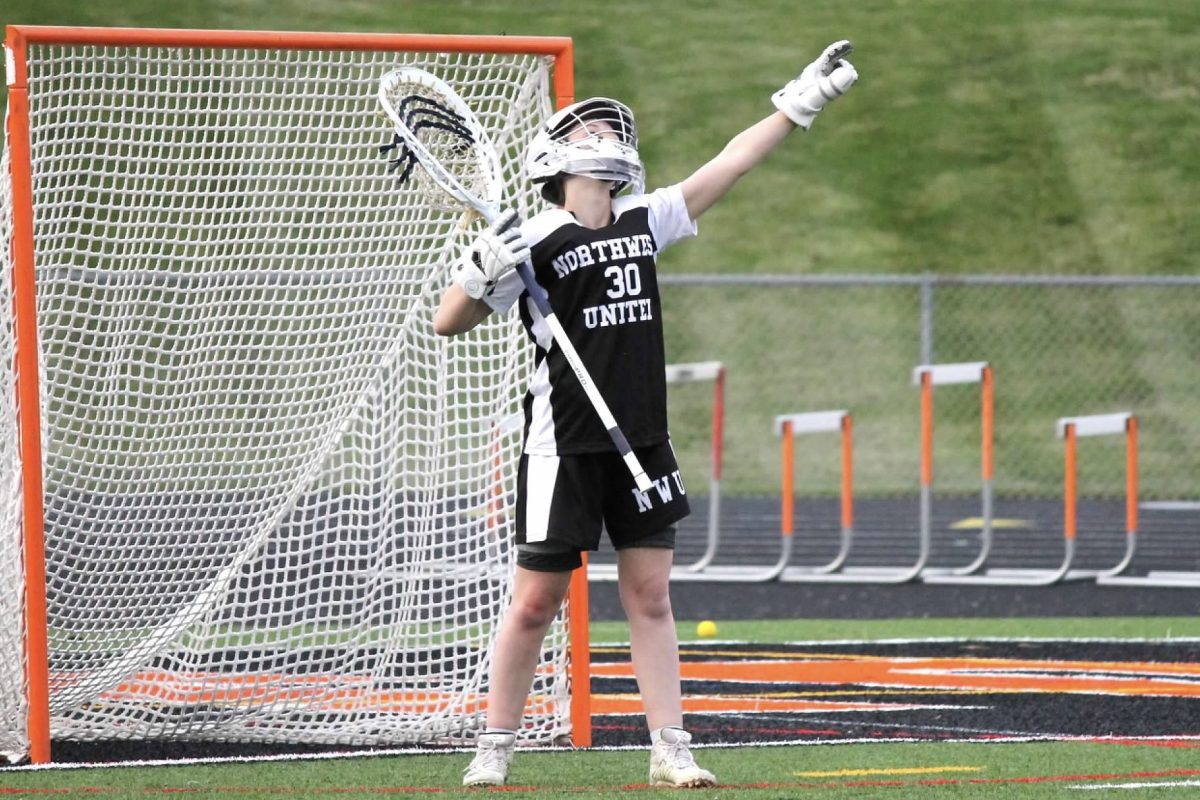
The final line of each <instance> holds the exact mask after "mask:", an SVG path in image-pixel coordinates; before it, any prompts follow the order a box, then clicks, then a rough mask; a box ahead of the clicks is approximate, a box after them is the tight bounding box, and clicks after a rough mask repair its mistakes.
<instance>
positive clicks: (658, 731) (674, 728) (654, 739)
mask: <svg viewBox="0 0 1200 800" xmlns="http://www.w3.org/2000/svg"><path fill="white" fill-rule="evenodd" d="M663 731H670V733H669V734H667V744H674V743H675V742H678V741H679V736H678V734H679V733H683V728H680V727H679V726H678V725H664V726H663V727H661V728H655V729H654V730H652V731H650V746H651V747H653V746H654V745H656V744H658V743H659V741H661V740H662V738H663Z"/></svg>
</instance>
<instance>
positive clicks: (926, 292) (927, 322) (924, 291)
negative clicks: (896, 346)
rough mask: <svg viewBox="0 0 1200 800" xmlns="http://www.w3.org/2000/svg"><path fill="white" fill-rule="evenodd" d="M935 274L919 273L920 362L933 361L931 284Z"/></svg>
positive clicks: (927, 362)
mask: <svg viewBox="0 0 1200 800" xmlns="http://www.w3.org/2000/svg"><path fill="white" fill-rule="evenodd" d="M936 281H937V276H936V275H934V274H932V273H929V272H926V273H923V274H922V275H921V360H920V361H919V362H918V363H920V364H932V363H934V362H933V284H934V283H935V282H936Z"/></svg>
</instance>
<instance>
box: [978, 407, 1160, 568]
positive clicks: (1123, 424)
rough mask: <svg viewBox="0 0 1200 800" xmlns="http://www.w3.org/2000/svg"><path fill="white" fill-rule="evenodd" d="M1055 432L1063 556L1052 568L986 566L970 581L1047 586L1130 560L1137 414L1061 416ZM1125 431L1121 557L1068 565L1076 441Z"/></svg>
mask: <svg viewBox="0 0 1200 800" xmlns="http://www.w3.org/2000/svg"><path fill="white" fill-rule="evenodd" d="M1055 432H1056V434H1057V436H1058V438H1060V439H1062V440H1063V442H1064V444H1063V559H1062V563H1060V564H1059V565H1058V567H1055V568H1052V569H990V570H988V571H987V572H986V573H985V574H983V575H973V576H970V577H971V578H973V580H972V582H973V583H977V584H989V585H992V586H1049V585H1051V584H1054V583H1058V582H1060V581H1064V580H1080V579H1086V578H1095V579H1097V580H1099V579H1100V578H1101V577H1102V576H1114V575H1116V574H1117V573H1119V572H1122V571H1123V570H1124V569H1125V568H1126V567H1127V566H1129V562H1130V561H1132V560H1133V552H1134V548H1135V547H1136V545H1137V417H1135V416H1134V415H1133V414H1131V413H1129V412H1121V413H1117V414H1093V415H1090V416H1083V417H1062V418H1060V419H1059V420H1058V421H1057V422H1056V423H1055ZM1116 434H1125V472H1126V474H1125V528H1126V535H1125V554H1124V556H1123V557H1122V558H1121V561H1120V562H1119V563H1118V564H1117V565H1116V566H1114V567H1112V568H1111V569H1107V570H1091V569H1088V570H1084V569H1071V564H1072V562H1073V561H1074V560H1075V550H1076V545H1075V537H1076V533H1077V531H1078V520H1077V517H1076V510H1077V506H1078V503H1077V489H1078V487H1077V484H1076V475H1077V469H1076V464H1077V442H1076V440H1077V439H1078V438H1079V437H1081V436H1112V435H1116Z"/></svg>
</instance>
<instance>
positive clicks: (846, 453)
mask: <svg viewBox="0 0 1200 800" xmlns="http://www.w3.org/2000/svg"><path fill="white" fill-rule="evenodd" d="M853 431H854V420H853V418H852V417H851V415H850V412H848V411H844V410H839V411H813V412H808V413H803V414H784V415H781V416H778V417H776V418H775V432H776V433H777V434H778V435H779V436H780V437H782V440H781V444H780V448H781V453H780V462H781V463H780V477H781V486H780V509H779V517H780V519H779V531H780V536H781V538H782V540H783V543H784V545H783V557H782V563H784V564H786V563H787V562H788V560H790V558H791V553H792V549H793V543H792V542H793V534H794V526H795V516H796V514H795V495H796V486H795V462H796V459H795V440H796V437H797V436H800V435H802V434H809V433H825V432H840V434H841V440H842V480H841V536H840V545H839V548H838V551H837V555H835V556H834V557H833V559H832V560H831V561H829V562H828V563H826V564H822V565H819V566H811V567H802V566H796V567H786V568H785V569H783V570H782V571H781V572H780V573H779V576H778V578H779V580H780V581H784V582H788V583H799V582H803V581H805V580H811V579H813V578H821V577H824V576H827V575H829V574H830V573H831V572H835V571H836V570H838V569H840V568H841V566H842V564H844V563H845V561H846V557H847V556H848V555H849V554H850V542H851V539H852V538H853V535H854V434H853Z"/></svg>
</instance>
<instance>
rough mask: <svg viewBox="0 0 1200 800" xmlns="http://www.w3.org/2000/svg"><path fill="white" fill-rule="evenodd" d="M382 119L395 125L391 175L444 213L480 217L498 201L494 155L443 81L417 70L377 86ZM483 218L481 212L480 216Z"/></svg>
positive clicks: (384, 148)
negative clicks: (486, 208) (464, 213)
mask: <svg viewBox="0 0 1200 800" xmlns="http://www.w3.org/2000/svg"><path fill="white" fill-rule="evenodd" d="M379 105H380V111H381V113H382V114H383V115H384V116H386V117H387V119H388V121H389V122H390V123H391V124H392V128H393V136H392V141H391V143H390V144H387V145H383V146H382V147H380V148H379V149H380V151H381V152H384V153H389V152H394V153H395V155H396V158H394V159H392V160H391V164H392V170H393V171H395V172H397V173H398V176H399V179H400V181H401V182H402V183H411V184H413V185H414V186H416V188H417V190H418V191H419V192H420V193H421V195H422V196H423V197H424V198H425V200H426V201H427V202H428V203H429V204H430V205H431V206H433V207H434V208H436V209H438V210H441V211H459V212H461V211H468V210H471V209H475V210H476V211H480V209H481V208H482V207H488V208H494V207H495V206H496V205H497V203H498V202H499V199H500V194H501V182H500V163H499V158H498V156H497V155H496V150H495V148H494V147H493V146H492V144H491V141H490V140H489V138H488V135H487V133H486V132H485V131H484V129H483V126H482V125H481V124H480V122H479V119H478V118H477V117H476V116H475V113H474V112H473V111H472V110H471V108H470V106H468V105H467V104H466V102H464V101H463V99H462V98H461V97H459V95H458V93H457V92H455V91H454V89H452V88H451V87H450V86H449V85H448V84H447V83H446V82H445V81H443V80H442V79H441V78H438V77H437V76H436V75H433V74H432V73H429V72H426V71H425V70H423V69H417V68H415V67H402V68H399V69H394V70H392V71H391V72H388V73H387V74H386V75H384V76H383V78H381V79H380V81H379ZM481 213H482V212H481Z"/></svg>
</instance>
